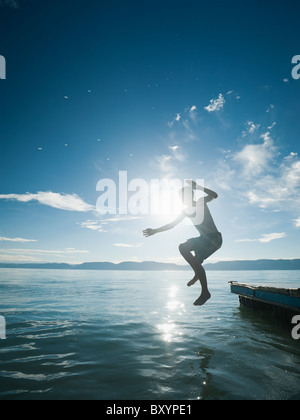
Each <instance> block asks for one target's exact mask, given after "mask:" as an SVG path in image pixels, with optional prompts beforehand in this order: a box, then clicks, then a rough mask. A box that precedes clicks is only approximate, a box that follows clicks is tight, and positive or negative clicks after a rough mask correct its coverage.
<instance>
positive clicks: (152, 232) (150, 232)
mask: <svg viewBox="0 0 300 420" xmlns="http://www.w3.org/2000/svg"><path fill="white" fill-rule="evenodd" d="M143 234H144V236H145V238H149V236H153V235H155V234H156V231H155V230H154V229H146V230H143Z"/></svg>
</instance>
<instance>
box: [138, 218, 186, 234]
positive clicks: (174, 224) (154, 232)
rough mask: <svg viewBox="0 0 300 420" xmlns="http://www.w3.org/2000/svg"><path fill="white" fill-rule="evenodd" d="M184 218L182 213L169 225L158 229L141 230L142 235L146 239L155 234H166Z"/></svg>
mask: <svg viewBox="0 0 300 420" xmlns="http://www.w3.org/2000/svg"><path fill="white" fill-rule="evenodd" d="M184 218H185V214H184V213H182V214H181V215H180V216H178V217H177V219H175V220H174V222H172V223H169V224H168V225H165V226H162V227H161V228H159V229H146V230H143V234H144V236H145V237H146V238H148V237H149V236H153V235H156V234H157V233H162V232H167V231H168V230H171V229H174V227H175V226H177V225H179V223H180V222H182V220H183V219H184Z"/></svg>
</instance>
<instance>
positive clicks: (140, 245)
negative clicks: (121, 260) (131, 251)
mask: <svg viewBox="0 0 300 420" xmlns="http://www.w3.org/2000/svg"><path fill="white" fill-rule="evenodd" d="M114 246H116V247H118V248H140V247H142V246H143V245H142V244H114Z"/></svg>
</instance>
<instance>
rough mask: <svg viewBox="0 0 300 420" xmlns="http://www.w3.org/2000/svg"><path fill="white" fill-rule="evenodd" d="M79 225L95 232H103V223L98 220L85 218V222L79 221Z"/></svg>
mask: <svg viewBox="0 0 300 420" xmlns="http://www.w3.org/2000/svg"><path fill="white" fill-rule="evenodd" d="M79 224H80V226H81V227H83V228H85V229H89V230H94V231H97V232H105V230H104V229H103V225H102V223H101V222H100V221H98V220H87V221H85V222H82V223H79Z"/></svg>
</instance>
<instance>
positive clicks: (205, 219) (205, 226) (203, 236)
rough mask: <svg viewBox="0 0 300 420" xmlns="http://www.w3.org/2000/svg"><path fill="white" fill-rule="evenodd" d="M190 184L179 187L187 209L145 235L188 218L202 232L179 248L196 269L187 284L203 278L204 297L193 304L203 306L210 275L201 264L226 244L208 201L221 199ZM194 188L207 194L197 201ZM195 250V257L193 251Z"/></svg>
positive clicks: (191, 182)
mask: <svg viewBox="0 0 300 420" xmlns="http://www.w3.org/2000/svg"><path fill="white" fill-rule="evenodd" d="M186 183H187V184H188V185H189V186H188V187H184V188H182V189H181V190H180V192H179V193H180V195H181V198H182V201H183V204H184V210H183V212H182V213H181V215H180V216H178V217H177V219H176V220H174V222H172V223H170V224H168V225H166V226H163V227H161V228H159V229H146V230H144V231H143V234H144V236H145V237H146V238H148V237H149V236H153V235H156V234H157V233H161V232H166V231H168V230H171V229H173V228H174V227H175V226H177V225H178V224H179V223H180V222H182V220H184V219H185V218H186V217H188V218H190V219H191V220H192V222H193V224H194V225H195V228H196V229H197V230H198V232H199V233H200V236H198V237H197V238H193V239H189V240H188V241H187V242H185V243H183V244H181V245H180V246H179V251H180V253H181V255H182V256H183V258H184V259H185V260H186V261H187V262H188V263H189V264H190V266H191V267H192V268H193V270H194V272H195V276H194V278H193V279H192V280H191V281H190V282H189V283H188V286H189V287H190V286H193V285H194V284H195V283H196V282H197V281H198V280H200V283H201V286H202V293H201V296H200V297H199V298H198V299H197V300H196V302H195V303H194V305H195V306H203V305H204V304H205V303H206V302H207V301H208V300H209V299H210V298H211V294H210V292H209V290H208V286H207V277H206V273H205V270H204V268H203V266H202V264H203V262H204V261H205V260H206V259H207V258H209V257H210V256H211V255H213V254H214V253H215V252H217V251H218V250H219V249H220V248H221V247H222V244H223V239H222V235H221V233H220V232H219V231H218V229H217V227H216V225H215V222H214V220H213V218H212V216H211V213H210V211H209V208H208V206H207V204H208V203H209V202H211V201H213V200H215V199H217V198H218V194H217V193H215V192H214V191H211V190H209V189H207V188H203V187H201V186H199V185H198V184H197V183H196V182H194V181H186ZM195 190H200V191H203V192H204V193H205V194H206V197H202V198H200V199H199V200H198V201H195V199H194V196H195ZM192 252H194V254H195V256H194V255H193V254H192Z"/></svg>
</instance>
